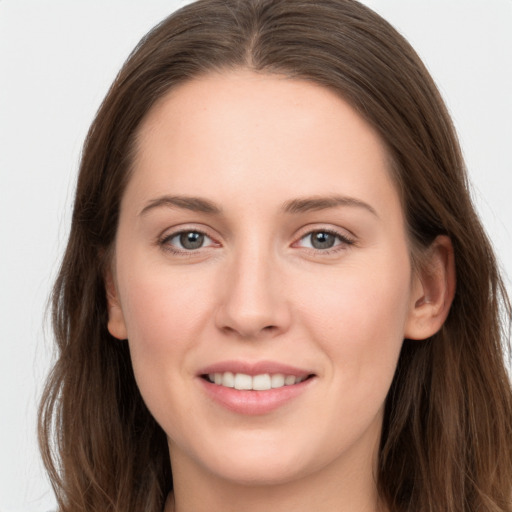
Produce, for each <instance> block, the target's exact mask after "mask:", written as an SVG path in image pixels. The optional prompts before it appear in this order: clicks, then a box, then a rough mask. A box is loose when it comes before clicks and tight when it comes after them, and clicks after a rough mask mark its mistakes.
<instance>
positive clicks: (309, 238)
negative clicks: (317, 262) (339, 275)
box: [297, 229, 354, 251]
mask: <svg viewBox="0 0 512 512" xmlns="http://www.w3.org/2000/svg"><path fill="white" fill-rule="evenodd" d="M353 243H354V241H353V240H351V239H349V238H347V237H346V236H344V235H342V234H341V233H337V232H336V231H330V230H325V229H322V230H315V231H311V232H309V233H308V234H307V235H305V236H303V237H302V238H301V239H300V240H299V242H298V243H297V245H299V246H300V247H305V248H308V249H315V250H317V251H326V250H328V249H334V248H336V247H338V246H341V245H353Z"/></svg>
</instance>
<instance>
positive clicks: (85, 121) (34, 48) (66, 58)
mask: <svg viewBox="0 0 512 512" xmlns="http://www.w3.org/2000/svg"><path fill="white" fill-rule="evenodd" d="M184 3H185V2H184V1H181V0H167V1H164V0H146V1H142V0H101V1H100V0H81V1H78V0H61V1H56V0H52V1H50V0H0V512H15V511H16V512H17V511H20V512H21V511H23V512H31V511H34V512H36V511H45V510H48V509H50V508H52V507H54V501H53V498H52V494H51V491H50V487H49V484H48V482H47V480H46V477H45V476H44V473H43V471H42V468H41V465H40V462H39V456H38V452H37V447H36V441H35V411H36V404H37V397H38V395H39V393H40V392H41V384H42V380H43V378H44V374H45V372H46V371H47V368H48V364H49V361H50V357H51V333H50V331H49V330H47V333H46V335H45V334H44V330H43V316H44V309H45V304H46V300H47V297H48V294H49V290H50V287H51V283H52V281H53V279H54V277H55V274H56V271H57V268H58V262H59V259H60V255H61V253H62V250H63V246H64V243H65V240H66V236H67V232H68V227H69V220H70V208H71V203H72V197H73V188H74V183H75V178H76V172H77V167H78V161H79V157H80V149H81V144H82V141H83V139H84V137H85V134H86V130H87V128H88V126H89V124H90V122H91V120H92V117H93V115H94V113H95V111H96V109H97V107H98V106H99V103H100V101H101V99H102V98H103V96H104V94H105V93H106V91H107V88H108V86H109V84H110V82H111V81H112V80H113V78H114V76H115V74H116V72H117V71H118V69H119V68H120V66H121V64H122V63H123V61H124V59H125V58H126V56H127V55H128V53H129V52H130V50H131V49H132V48H133V47H134V45H135V44H136V43H137V42H138V40H139V39H140V37H142V35H143V34H144V33H145V32H146V31H147V30H149V29H150V28H151V27H152V26H153V25H154V24H156V23H157V22H158V21H160V20H161V19H162V18H164V17H165V16H166V15H167V14H169V13H170V12H171V11H172V10H173V9H175V8H176V7H177V6H180V5H183V4H184ZM364 3H366V4H368V5H369V6H370V7H373V8H374V9H375V10H377V11H378V12H379V13H381V14H382V15H383V16H384V17H385V18H387V19H388V20H389V21H390V22H391V23H393V24H394V25H395V26H396V27H397V28H398V29H399V30H400V31H401V32H402V33H403V34H404V35H405V36H406V37H407V38H408V39H409V41H410V42H411V43H412V44H413V46H414V47H415V48H416V50H417V51H418V52H419V54H420V56H421V57H422V58H423V59H424V60H425V62H426V64H427V66H428V68H429V69H430V71H431V73H432V75H433V76H434V79H435V80H436V82H437V83H438V85H439V87H440V89H441V92H442V94H443V96H444V97H445V99H446V101H447V103H448V107H449V109H450V111H451V113H452V115H453V118H454V121H455V124H456V126H457V128H458V130H459V135H460V138H461V142H462V146H463V150H464V154H465V157H466V160H467V164H468V168H469V170H470V177H471V180H472V182H473V186H474V199H475V202H476V203H477V206H478V209H479V211H480V213H481V215H482V217H483V220H484V224H485V225H486V227H487V230H488V232H489V234H490V236H491V238H492V240H493V241H494V244H495V247H496V250H497V253H498V256H499V258H500V260H501V262H502V265H503V268H504V270H505V271H506V273H507V274H508V276H511V275H512V228H511V227H510V226H511V221H512V206H511V203H512V197H511V196H512V0H367V1H366V2H364ZM508 283H509V290H511V286H510V279H508Z"/></svg>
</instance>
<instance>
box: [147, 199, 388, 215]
mask: <svg viewBox="0 0 512 512" xmlns="http://www.w3.org/2000/svg"><path fill="white" fill-rule="evenodd" d="M338 206H351V207H357V208H363V209H365V210H367V211H369V212H370V213H372V214H373V215H375V216H376V217H378V214H377V212H376V211H375V209H374V208H373V207H372V206H371V205H369V204H368V203H365V202H364V201H361V200H360V199H356V198H355V197H347V196H327V197H323V196H312V197H303V198H297V199H292V200H290V201H286V202H285V203H283V205H282V210H283V211H284V212H285V213H290V214H296V213H305V212H310V211H318V210H327V209H329V208H336V207H338ZM161 207H169V208H181V209H184V210H190V211H193V212H201V213H207V214H210V215H221V214H222V208H221V207H220V206H217V205H216V204H215V203H213V202H212V201H209V200H208V199H203V198H200V197H193V196H169V195H165V196H161V197H158V198H156V199H152V200H151V201H149V202H148V204H147V205H146V206H145V207H144V208H143V209H142V211H141V212H140V214H139V215H141V216H142V215H145V214H147V213H148V212H149V211H150V210H153V209H155V208H161Z"/></svg>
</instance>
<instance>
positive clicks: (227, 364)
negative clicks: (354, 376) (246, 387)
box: [198, 360, 314, 377]
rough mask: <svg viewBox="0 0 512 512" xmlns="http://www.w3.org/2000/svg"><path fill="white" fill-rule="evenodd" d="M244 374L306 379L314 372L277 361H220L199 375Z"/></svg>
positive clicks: (207, 367) (206, 367) (204, 369)
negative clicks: (276, 375)
mask: <svg viewBox="0 0 512 512" xmlns="http://www.w3.org/2000/svg"><path fill="white" fill-rule="evenodd" d="M224 372H231V373H244V374H246V375H251V376H254V375H261V374H264V373H269V374H276V373H282V374H283V375H294V376H295V377H306V376H308V375H311V374H313V373H314V372H312V371H310V370H308V369H304V368H298V367H296V366H290V365H288V364H283V363H279V362H277V361H236V360H234V361H219V362H218V363H213V364H211V365H208V366H205V367H204V368H202V369H201V370H200V371H199V372H198V373H199V375H208V374H209V373H224Z"/></svg>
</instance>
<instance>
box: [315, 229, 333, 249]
mask: <svg viewBox="0 0 512 512" xmlns="http://www.w3.org/2000/svg"><path fill="white" fill-rule="evenodd" d="M308 237H309V239H310V244H311V247H313V248H314V249H330V248H331V247H334V245H335V244H336V239H337V238H339V237H338V236H337V235H334V234H332V233H328V232H325V231H314V232H313V233H311V234H309V235H308Z"/></svg>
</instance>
